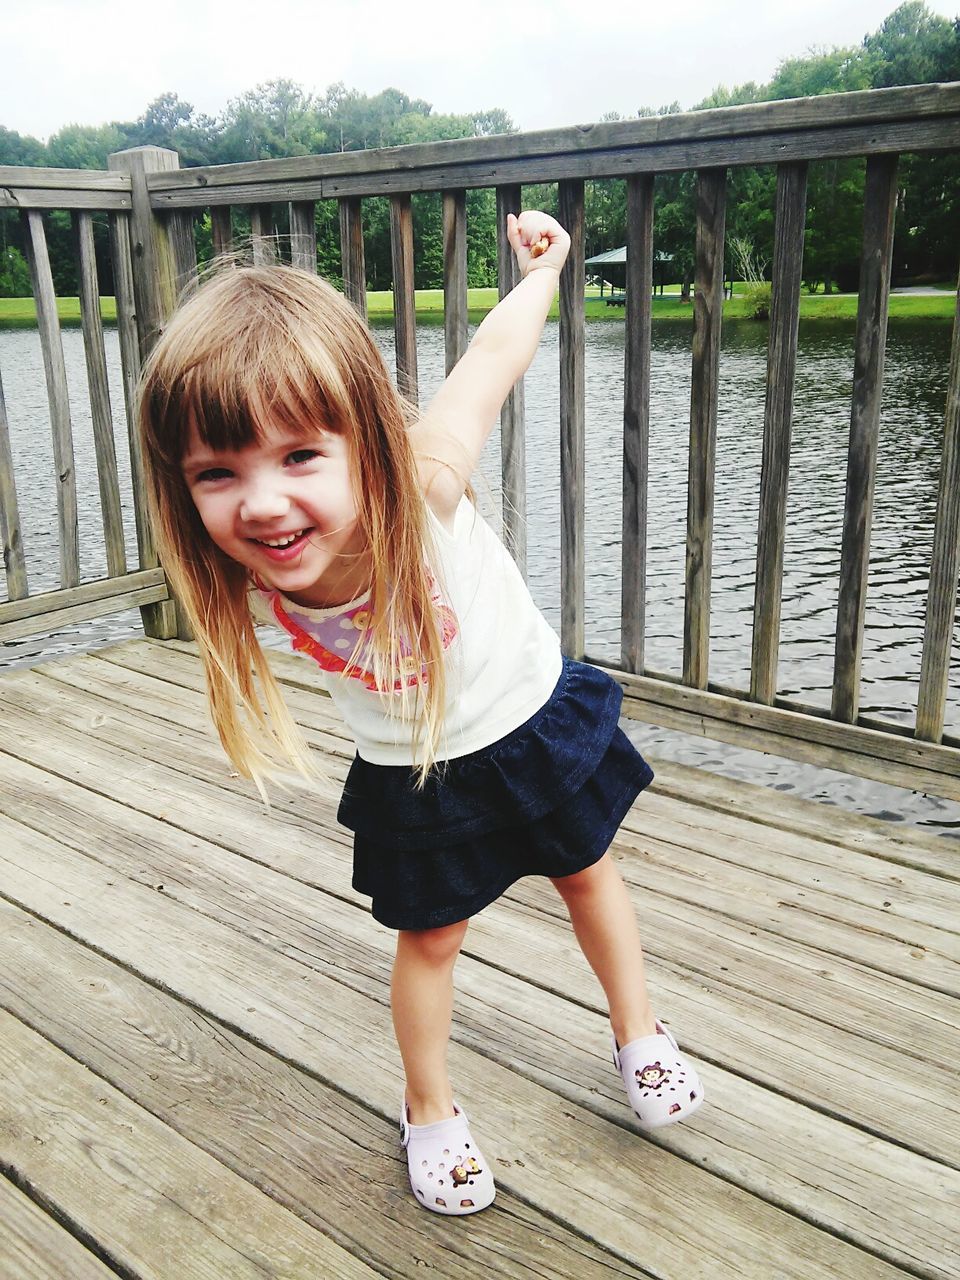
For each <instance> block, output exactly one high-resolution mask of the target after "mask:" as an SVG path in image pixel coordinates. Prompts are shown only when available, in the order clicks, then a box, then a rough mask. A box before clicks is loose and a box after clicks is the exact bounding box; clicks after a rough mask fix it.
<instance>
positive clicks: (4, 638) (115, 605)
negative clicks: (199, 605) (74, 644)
mask: <svg viewBox="0 0 960 1280" xmlns="http://www.w3.org/2000/svg"><path fill="white" fill-rule="evenodd" d="M120 581H123V579H120ZM170 598H171V597H170V591H169V588H168V587H167V584H166V582H165V581H164V582H162V583H160V584H159V585H158V586H153V587H138V588H136V589H135V590H132V591H125V592H122V593H117V594H115V595H110V596H105V597H102V598H100V599H92V600H89V599H85V600H83V601H82V602H81V603H79V604H75V605H70V606H65V607H63V608H60V609H52V610H50V611H48V612H45V613H42V614H34V615H33V616H31V617H29V618H24V619H22V620H21V621H19V622H4V623H2V624H0V644H11V643H12V642H13V641H15V640H24V639H26V638H27V637H28V636H39V635H51V634H53V632H55V631H59V630H62V629H63V628H64V627H72V626H74V625H75V624H76V623H78V622H89V621H90V619H91V618H105V617H108V616H109V615H110V614H114V613H123V611H124V610H125V609H143V607H144V606H145V605H150V604H156V603H157V602H158V601H163V600H170Z"/></svg>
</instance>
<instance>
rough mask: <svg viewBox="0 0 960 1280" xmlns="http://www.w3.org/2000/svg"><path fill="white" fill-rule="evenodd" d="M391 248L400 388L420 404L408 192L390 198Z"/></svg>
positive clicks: (411, 210) (410, 212)
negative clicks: (418, 398) (418, 396)
mask: <svg viewBox="0 0 960 1280" xmlns="http://www.w3.org/2000/svg"><path fill="white" fill-rule="evenodd" d="M390 250H391V256H392V260H393V327H394V332H395V334H396V350H397V387H398V388H399V390H400V394H401V395H402V396H405V397H406V398H407V399H408V400H412V401H413V403H414V404H416V403H417V308H416V295H415V293H414V287H413V204H412V202H411V199H410V196H409V195H408V194H404V195H398V196H391V197H390Z"/></svg>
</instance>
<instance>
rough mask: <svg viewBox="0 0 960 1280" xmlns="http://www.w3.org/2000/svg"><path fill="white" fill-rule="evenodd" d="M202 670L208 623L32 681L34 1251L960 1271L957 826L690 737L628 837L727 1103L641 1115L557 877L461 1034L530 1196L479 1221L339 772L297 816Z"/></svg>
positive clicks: (17, 682) (11, 982)
mask: <svg viewBox="0 0 960 1280" xmlns="http://www.w3.org/2000/svg"><path fill="white" fill-rule="evenodd" d="M277 666H278V669H280V670H281V671H282V672H283V674H284V677H285V679H287V680H288V681H290V682H291V683H290V694H291V699H292V701H293V705H294V706H295V708H296V711H297V714H298V717H299V718H300V720H301V722H302V723H303V724H304V725H305V726H306V727H307V729H308V732H309V735H310V737H311V738H312V740H313V741H314V742H315V744H316V745H317V746H318V747H319V748H320V749H321V750H323V751H325V752H327V753H328V759H329V763H330V770H331V773H332V774H333V775H334V777H335V778H339V777H341V776H342V775H343V772H344V770H345V766H346V761H347V758H348V755H349V748H348V744H347V742H346V741H345V739H344V737H343V734H342V731H341V729H340V728H339V727H338V724H337V721H336V718H335V716H334V713H333V711H332V708H331V707H330V704H329V702H328V701H326V700H322V699H319V698H316V697H314V696H313V695H312V694H311V692H310V688H309V686H310V683H311V672H310V669H309V667H308V665H307V664H306V663H303V662H299V661H297V660H296V659H293V658H286V657H278V659H277ZM200 689H201V675H200V670H199V666H198V663H197V660H196V658H195V657H194V656H193V654H192V653H191V652H190V648H189V646H186V645H180V644H177V643H169V642H168V643H159V642H151V641H135V642H130V643H127V644H123V645H120V646H117V647H115V648H111V649H106V650H101V651H100V652H98V653H96V654H87V655H83V656H80V657H75V658H71V659H69V660H63V661H57V662H53V663H49V664H46V665H43V666H40V667H38V668H36V669H34V670H31V671H22V670H21V671H14V672H8V673H6V674H4V675H3V676H2V677H0V726H2V734H3V739H2V741H3V743H4V759H3V781H2V793H3V800H2V805H0V810H2V816H0V920H2V927H0V986H2V1001H0V1003H2V1005H3V1006H4V1012H3V1013H2V1014H0V1019H2V1021H0V1028H2V1030H0V1074H2V1080H3V1087H2V1089H0V1108H2V1119H0V1160H2V1166H3V1171H4V1173H6V1174H7V1177H6V1178H4V1179H0V1196H2V1205H0V1258H2V1262H0V1271H2V1273H3V1276H4V1280H21V1278H23V1277H27V1276H29V1277H31V1280H37V1278H38V1277H47V1276H49V1277H57V1280H63V1278H64V1277H69V1280H86V1278H87V1277H97V1276H104V1277H105V1276H111V1277H113V1276H117V1275H120V1276H123V1277H160V1278H162V1280H220V1278H227V1280H246V1278H247V1277H251V1278H252V1277H281V1276H282V1277H288V1278H294V1277H295V1278H297V1280H301V1278H302V1280H307V1278H309V1280H314V1278H318V1277H319V1278H323V1280H326V1277H335V1276H373V1275H380V1276H410V1277H413V1276H418V1277H419V1276H423V1275H425V1274H430V1273H431V1271H432V1273H433V1274H434V1275H438V1276H457V1277H464V1278H466V1277H474V1276H478V1277H479V1276H516V1277H527V1276H558V1277H560V1276H562V1277H577V1280H587V1278H590V1277H594V1276H597V1277H605V1276H656V1277H666V1278H669V1280H690V1278H691V1277H709V1278H710V1280H714V1278H723V1280H727V1278H737V1277H748V1278H754V1277H756V1278H757V1280H776V1278H779V1277H797V1278H798V1280H800V1278H802V1280H812V1278H813V1277H820V1276H828V1275H829V1276H841V1277H844V1278H845V1280H861V1278H862V1280H866V1278H867V1277H870V1278H871V1280H872V1278H874V1277H877V1278H878V1280H879V1278H880V1277H894V1276H900V1275H913V1276H925V1277H926V1276H929V1277H933V1276H936V1277H947V1276H957V1275H958V1273H960V1247H958V1239H957V1234H956V1224H957V1222H958V1220H960V1216H958V1208H960V1174H958V1171H957V1155H958V1151H960V1143H958V1135H960V1124H958V1110H960V1104H958V1099H957V1087H956V1086H957V1075H956V1071H955V1064H956V1056H957V1047H958V1040H957V1035H956V1028H957V1008H958V1006H957V1001H956V992H957V987H958V981H957V979H958V961H960V953H958V946H957V929H958V924H960V915H958V912H957V904H958V901H960V887H958V883H957V881H958V878H960V861H958V853H960V850H958V849H957V847H956V845H955V844H954V843H953V842H949V841H942V840H939V841H938V840H937V839H936V838H934V837H932V836H929V835H923V834H918V833H916V832H915V831H914V830H912V829H906V828H904V827H894V826H889V825H884V824H881V823H878V822H870V821H867V820H863V819H860V818H856V817H852V816H850V815H847V814H844V813H841V812H838V811H834V810H832V809H827V808H825V807H823V806H816V805H812V804H806V803H802V802H798V801H796V800H792V799H789V798H787V797H784V796H783V795H780V794H777V793H774V792H770V791H765V790H763V789H761V788H757V787H752V786H747V785H744V784H735V783H732V782H728V781H725V780H722V779H718V778H716V777H713V776H711V775H708V774H706V773H704V772H702V771H694V770H690V769H683V768H679V767H677V766H669V767H667V766H664V767H663V768H662V769H661V770H660V771H659V774H658V781H657V783H656V784H655V786H654V788H653V789H652V790H651V792H649V793H648V794H647V795H646V796H644V797H641V800H640V801H639V802H638V804H637V806H636V807H635V808H634V810H633V811H632V813H631V814H630V816H629V818H628V821H627V823H626V825H625V827H624V829H623V830H622V832H621V834H620V836H619V838H618V840H617V843H616V846H615V853H616V856H617V858H618V860H619V863H620V866H621V868H622V869H623V871H624V874H625V876H626V878H627V880H628V882H629V884H630V886H631V889H632V891H633V893H634V896H635V899H636V902H637V905H638V908H639V911H640V915H641V921H642V928H643V933H644V938H645V941H646V947H647V951H648V955H649V968H650V982H651V987H652V991H653V996H654V1006H655V1008H656V1009H657V1010H658V1012H659V1013H660V1015H661V1016H662V1017H664V1018H665V1019H666V1020H667V1021H668V1022H669V1023H670V1024H671V1025H672V1027H673V1029H674V1031H675V1032H676V1034H677V1035H678V1037H679V1039H680V1042H681V1045H682V1046H684V1047H685V1048H687V1049H688V1050H689V1051H690V1052H691V1053H692V1054H693V1055H695V1057H696V1058H697V1059H698V1061H699V1063H700V1064H701V1066H702V1074H703V1079H704V1084H705V1087H706V1091H707V1104H706V1105H705V1106H704V1107H703V1109H702V1110H701V1111H700V1112H699V1113H698V1115H697V1116H696V1117H695V1119H694V1120H693V1121H692V1122H691V1123H690V1124H689V1125H680V1126H678V1127H676V1128H674V1129H671V1130H667V1131H665V1132H662V1134H661V1136H654V1137H641V1136H640V1135H639V1134H638V1133H637V1132H636V1131H635V1130H634V1128H633V1125H632V1123H631V1120H632V1115H631V1113H630V1111H629V1110H628V1108H627V1107H626V1104H625V1102H624V1100H623V1099H622V1097H621V1090H620V1081H619V1078H618V1077H617V1075H616V1074H615V1072H614V1070H613V1067H612V1065H611V1063H610V1058H609V1053H608V1042H607V1034H608V1033H607V1025H606V1022H605V1019H604V1017H603V1012H602V1005H601V1002H600V999H599V998H598V997H599V989H598V987H597V985H596V983H595V980H594V978H593V976H592V974H591V973H590V972H589V970H588V969H587V967H586V964H585V962H584V961H583V959H582V957H581V956H580V953H579V951H578V949H577V948H576V946H575V944H574V941H573V937H572V933H571V930H570V927H569V924H568V922H567V921H566V919H565V917H564V914H563V911H562V908H561V904H560V901H559V899H558V898H557V897H556V895H555V894H554V893H553V891H552V889H551V888H550V886H549V884H546V883H545V882H541V881H530V882H528V883H526V884H523V885H521V886H518V887H516V888H515V889H514V890H513V891H512V892H511V893H509V894H508V895H507V896H506V897H505V898H504V899H503V900H502V901H501V902H499V903H497V904H496V905H495V906H494V907H492V908H490V909H489V910H487V911H485V912H484V913H483V914H482V915H481V916H480V917H478V918H477V920H476V921H474V923H473V924H472V926H471V929H470V932H469V934H468V936H467V943H466V948H465V952H464V955H463V957H462V959H461V962H460V964H459V967H458V970H457V984H458V992H459V995H458V1006H457V1014H456V1020H455V1029H454V1044H453V1045H452V1050H451V1062H452V1070H453V1075H454V1079H455V1082H456V1088H457V1091H458V1094H459V1096H460V1098H461V1099H462V1101H463V1103H464V1105H465V1107H466V1109H467V1110H468V1112H469V1113H470V1114H471V1116H472V1118H473V1120H474V1123H475V1129H476V1131H477V1133H478V1136H480V1137H481V1139H482V1141H483V1144H484V1147H485V1149H486V1151H487V1153H488V1155H492V1157H493V1158H494V1159H495V1168H496V1175H497V1180H498V1185H499V1194H498V1198H497V1201H496V1204H495V1206H494V1207H493V1208H492V1209H490V1210H489V1211H487V1212H485V1213H482V1214H479V1215H477V1216H476V1217H473V1218H469V1219H464V1220H458V1221H454V1220H450V1219H442V1218H438V1217H434V1216H433V1215H431V1214H428V1213H424V1212H423V1211H422V1210H421V1209H419V1208H418V1207H417V1205H416V1204H415V1203H414V1202H413V1200H412V1199H411V1197H410V1194H409V1191H408V1187H407V1182H406V1170H405V1166H404V1163H403V1161H402V1159H401V1152H400V1149H399V1146H398V1143H397V1130H396V1120H395V1112H396V1110H397V1105H398V1098H399V1095H400V1089H401V1079H402V1076H401V1070H400V1063H399V1057H398V1054H397V1052H396V1049H395V1047H394V1045H393V1039H392V1033H391V1030H390V1014H389V1004H388V980H389V969H390V962H391V950H392V935H391V934H390V933H389V932H388V931H386V930H383V929H381V928H380V927H379V926H378V925H376V924H375V922H373V921H372V920H371V918H370V916H369V914H368V913H367V911H366V910H365V908H364V906H363V904H362V902H361V901H360V899H359V898H358V897H357V896H356V895H354V894H353V892H352V890H351V888H350V875H349V864H350V851H349V836H348V833H346V832H344V831H343V830H341V829H339V828H338V827H337V825H336V822H335V820H334V805H335V801H334V800H333V799H332V798H324V797H322V796H321V797H316V796H313V797H307V798H304V796H303V795H302V794H293V793H291V794H288V795H283V794H278V795H277V796H276V798H275V806H274V812H273V813H272V814H266V813H264V811H263V809H262V806H261V805H260V804H259V802H258V801H257V800H256V798H255V796H254V795H253V794H252V791H251V788H250V787H249V786H247V785H245V784H241V782H240V781H239V780H238V779H237V778H235V777H232V776H231V774H230V772H229V770H228V768H227V767H226V765H225V763H224V760H223V757H222V755H221V753H220V749H219V746H218V745H217V744H216V743H215V742H213V741H212V740H211V738H210V736H209V735H208V733H207V730H206V715H205V711H204V707H203V699H202V694H201V692H200Z"/></svg>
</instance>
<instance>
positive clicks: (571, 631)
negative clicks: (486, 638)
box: [558, 178, 586, 659]
mask: <svg viewBox="0 0 960 1280" xmlns="http://www.w3.org/2000/svg"><path fill="white" fill-rule="evenodd" d="M558 190H559V212H560V222H561V225H562V226H564V227H566V229H567V231H568V232H569V234H570V255H569V261H568V262H567V265H566V268H565V269H564V271H563V272H562V273H561V275H560V641H561V644H562V646H563V651H564V653H566V654H568V655H569V656H570V657H571V658H577V659H580V658H582V657H583V649H584V621H583V611H584V472H585V466H586V449H585V438H586V413H585V394H584V336H585V335H584V310H583V279H584V265H583V263H584V216H583V180H582V179H580V178H572V179H566V180H564V181H563V182H561V183H559V184H558Z"/></svg>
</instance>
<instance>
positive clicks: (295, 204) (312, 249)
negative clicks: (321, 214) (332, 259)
mask: <svg viewBox="0 0 960 1280" xmlns="http://www.w3.org/2000/svg"><path fill="white" fill-rule="evenodd" d="M290 261H291V262H292V263H293V265H294V266H295V267H300V269H301V270H302V271H309V272H311V273H312V274H313V275H316V274H317V222H316V213H315V206H314V202H313V201H312V200H291V201H290Z"/></svg>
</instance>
